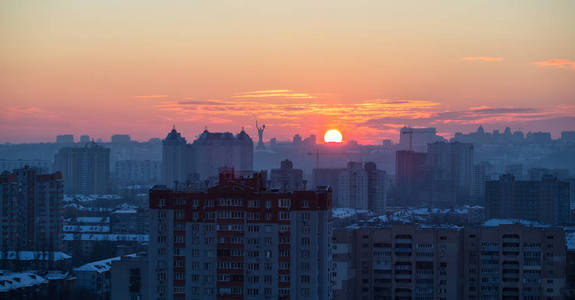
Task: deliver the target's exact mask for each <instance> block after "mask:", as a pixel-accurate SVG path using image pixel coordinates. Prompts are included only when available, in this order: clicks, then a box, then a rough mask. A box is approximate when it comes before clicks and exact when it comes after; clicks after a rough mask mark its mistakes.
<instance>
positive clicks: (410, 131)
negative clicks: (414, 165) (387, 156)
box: [398, 127, 445, 152]
mask: <svg viewBox="0 0 575 300" xmlns="http://www.w3.org/2000/svg"><path fill="white" fill-rule="evenodd" d="M444 140H445V139H444V138H443V137H441V136H439V135H437V130H436V129H435V128H433V127H429V128H411V127H403V128H401V130H400V132H399V145H398V146H399V149H400V150H412V151H419V152H425V151H426V150H427V144H429V143H435V142H439V141H444ZM410 144H411V148H410Z"/></svg>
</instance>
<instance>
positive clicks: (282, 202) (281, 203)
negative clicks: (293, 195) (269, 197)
mask: <svg viewBox="0 0 575 300" xmlns="http://www.w3.org/2000/svg"><path fill="white" fill-rule="evenodd" d="M279 207H280V208H289V207H290V199H280V200H279Z"/></svg>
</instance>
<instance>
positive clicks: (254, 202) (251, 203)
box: [248, 200, 260, 208]
mask: <svg viewBox="0 0 575 300" xmlns="http://www.w3.org/2000/svg"><path fill="white" fill-rule="evenodd" d="M248 207H250V208H257V207H260V202H259V201H258V200H249V201H248Z"/></svg>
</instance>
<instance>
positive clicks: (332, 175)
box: [312, 168, 344, 207]
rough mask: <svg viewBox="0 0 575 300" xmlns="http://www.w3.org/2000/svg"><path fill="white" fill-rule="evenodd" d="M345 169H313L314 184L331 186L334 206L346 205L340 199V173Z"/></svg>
mask: <svg viewBox="0 0 575 300" xmlns="http://www.w3.org/2000/svg"><path fill="white" fill-rule="evenodd" d="M342 170H343V169H328V168H315V169H313V170H312V178H313V186H314V187H317V186H329V187H331V189H332V199H333V207H344V206H342V205H343V203H342V202H341V201H340V198H339V197H340V193H339V174H340V173H341V171H342Z"/></svg>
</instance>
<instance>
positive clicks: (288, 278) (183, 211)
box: [148, 172, 331, 299]
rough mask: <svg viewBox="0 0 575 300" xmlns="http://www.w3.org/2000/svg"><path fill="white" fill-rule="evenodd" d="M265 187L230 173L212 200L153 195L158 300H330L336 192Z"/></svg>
mask: <svg viewBox="0 0 575 300" xmlns="http://www.w3.org/2000/svg"><path fill="white" fill-rule="evenodd" d="M264 187H265V182H264V180H263V178H262V177H260V175H259V174H255V175H254V176H253V177H250V178H237V177H235V176H234V175H233V172H230V173H224V174H221V175H220V180H219V184H218V185H217V186H215V187H213V188H211V189H210V190H209V191H208V192H207V193H188V192H175V191H172V190H170V189H167V188H165V187H161V186H156V187H155V188H154V189H152V190H151V191H150V209H151V213H150V214H151V228H152V230H151V231H150V245H149V253H148V258H149V262H150V265H149V270H153V271H151V272H150V273H151V274H152V277H151V278H150V284H151V293H152V294H153V295H155V296H156V297H154V299H330V297H331V232H330V214H331V191H330V190H317V191H296V192H293V193H281V192H271V191H266V190H265V189H264Z"/></svg>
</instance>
